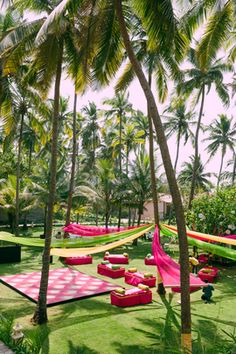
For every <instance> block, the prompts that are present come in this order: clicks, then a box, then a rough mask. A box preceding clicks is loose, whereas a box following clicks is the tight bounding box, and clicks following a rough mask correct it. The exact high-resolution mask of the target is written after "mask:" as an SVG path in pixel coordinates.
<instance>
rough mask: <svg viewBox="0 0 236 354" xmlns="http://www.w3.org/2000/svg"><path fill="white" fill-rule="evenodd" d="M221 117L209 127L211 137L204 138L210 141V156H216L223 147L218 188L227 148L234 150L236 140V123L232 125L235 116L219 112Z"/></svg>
mask: <svg viewBox="0 0 236 354" xmlns="http://www.w3.org/2000/svg"><path fill="white" fill-rule="evenodd" d="M218 117H219V119H215V120H214V121H213V123H212V124H211V125H210V126H209V127H208V129H207V130H208V131H209V133H210V136H209V138H206V139H204V141H206V140H207V141H210V144H209V145H208V147H207V151H208V153H209V154H210V158H212V157H213V156H215V154H216V152H217V151H218V149H219V148H221V162H220V169H219V174H218V179H217V189H218V188H219V184H220V180H221V174H222V167H223V161H224V157H225V153H226V150H227V148H230V149H231V150H232V151H233V152H234V146H235V142H236V138H234V136H235V135H236V123H234V125H233V126H231V123H232V121H233V117H231V119H229V118H228V117H227V116H226V115H225V114H219V116H218Z"/></svg>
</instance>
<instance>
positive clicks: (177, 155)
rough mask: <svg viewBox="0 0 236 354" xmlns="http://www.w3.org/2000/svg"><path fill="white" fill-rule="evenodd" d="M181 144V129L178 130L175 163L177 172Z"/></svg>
mask: <svg viewBox="0 0 236 354" xmlns="http://www.w3.org/2000/svg"><path fill="white" fill-rule="evenodd" d="M179 145H180V129H179V131H178V136H177V149H176V157H175V164H174V170H175V172H176V167H177V163H178V159H179Z"/></svg>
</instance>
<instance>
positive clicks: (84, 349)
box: [67, 340, 99, 354]
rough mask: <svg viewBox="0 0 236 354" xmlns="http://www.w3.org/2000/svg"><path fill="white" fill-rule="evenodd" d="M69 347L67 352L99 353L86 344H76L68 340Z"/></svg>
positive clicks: (75, 353) (74, 353)
mask: <svg viewBox="0 0 236 354" xmlns="http://www.w3.org/2000/svg"><path fill="white" fill-rule="evenodd" d="M68 344H69V348H68V353H67V354H99V352H97V351H96V350H93V349H90V348H89V347H87V346H86V345H84V344H81V345H77V346H74V345H73V343H72V342H71V341H70V340H69V341H68Z"/></svg>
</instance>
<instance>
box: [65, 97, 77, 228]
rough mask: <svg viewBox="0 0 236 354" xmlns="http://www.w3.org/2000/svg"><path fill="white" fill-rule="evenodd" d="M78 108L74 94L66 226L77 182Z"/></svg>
mask: <svg viewBox="0 0 236 354" xmlns="http://www.w3.org/2000/svg"><path fill="white" fill-rule="evenodd" d="M76 106H77V94H76V92H75V94H74V108H73V128H72V129H73V137H72V141H73V144H72V157H71V172H70V186H69V193H68V200H67V211H66V226H67V225H69V223H70V214H71V207H72V197H73V192H74V182H75V166H76V153H77V144H76Z"/></svg>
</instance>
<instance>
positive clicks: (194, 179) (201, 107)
mask: <svg viewBox="0 0 236 354" xmlns="http://www.w3.org/2000/svg"><path fill="white" fill-rule="evenodd" d="M201 91H202V99H201V106H200V111H199V116H198V122H197V128H196V133H195V141H194V142H195V151H194V163H193V175H192V181H191V189H190V195H189V202H188V209H191V207H192V201H193V198H194V192H195V187H196V175H197V166H198V137H199V131H200V126H201V120H202V113H203V107H204V100H205V84H203V86H202V88H201Z"/></svg>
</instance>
